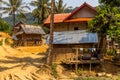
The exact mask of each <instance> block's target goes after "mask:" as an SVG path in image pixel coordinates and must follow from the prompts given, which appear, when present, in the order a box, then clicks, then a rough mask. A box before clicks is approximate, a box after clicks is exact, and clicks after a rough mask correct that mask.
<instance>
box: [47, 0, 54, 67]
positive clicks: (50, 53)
mask: <svg viewBox="0 0 120 80" xmlns="http://www.w3.org/2000/svg"><path fill="white" fill-rule="evenodd" d="M54 6H55V0H52V5H51V17H50V40H49V52H48V55H47V61H46V63H47V64H49V65H51V64H52V58H53V28H54Z"/></svg>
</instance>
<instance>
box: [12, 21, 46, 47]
mask: <svg viewBox="0 0 120 80" xmlns="http://www.w3.org/2000/svg"><path fill="white" fill-rule="evenodd" d="M43 34H45V32H44V30H43V29H42V28H41V27H40V26H34V25H27V24H24V23H22V22H20V23H18V24H16V25H15V26H14V27H13V40H14V44H15V45H16V46H35V45H41V43H42V38H41V37H42V35H43Z"/></svg>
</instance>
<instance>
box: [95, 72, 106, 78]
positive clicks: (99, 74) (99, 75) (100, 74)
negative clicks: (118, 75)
mask: <svg viewBox="0 0 120 80" xmlns="http://www.w3.org/2000/svg"><path fill="white" fill-rule="evenodd" d="M105 75H106V73H105V72H101V73H97V76H98V77H102V76H105Z"/></svg>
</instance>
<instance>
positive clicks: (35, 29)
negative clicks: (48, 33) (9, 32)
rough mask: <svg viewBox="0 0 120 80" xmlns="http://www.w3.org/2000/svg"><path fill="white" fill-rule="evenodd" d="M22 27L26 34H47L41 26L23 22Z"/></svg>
mask: <svg viewBox="0 0 120 80" xmlns="http://www.w3.org/2000/svg"><path fill="white" fill-rule="evenodd" d="M21 27H22V28H23V30H24V32H25V33H26V34H45V32H44V31H43V29H42V28H41V27H40V26H33V25H26V24H21Z"/></svg>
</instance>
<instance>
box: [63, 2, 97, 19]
mask: <svg viewBox="0 0 120 80" xmlns="http://www.w3.org/2000/svg"><path fill="white" fill-rule="evenodd" d="M85 6H87V7H89V8H91V9H92V10H93V11H95V12H97V10H96V8H94V7H92V6H90V5H89V4H87V3H86V2H85V3H83V4H82V5H81V6H80V7H78V8H77V9H76V10H74V11H73V12H72V13H71V14H70V15H69V16H68V17H66V18H65V20H67V19H69V18H70V17H72V16H73V15H74V14H76V13H77V12H78V11H79V10H80V9H82V8H83V7H85ZM65 20H64V21H65Z"/></svg>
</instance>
